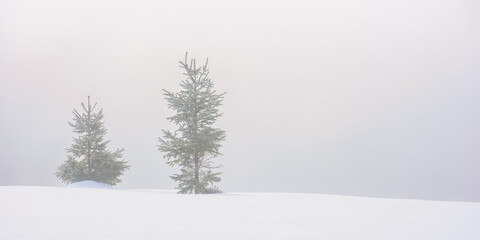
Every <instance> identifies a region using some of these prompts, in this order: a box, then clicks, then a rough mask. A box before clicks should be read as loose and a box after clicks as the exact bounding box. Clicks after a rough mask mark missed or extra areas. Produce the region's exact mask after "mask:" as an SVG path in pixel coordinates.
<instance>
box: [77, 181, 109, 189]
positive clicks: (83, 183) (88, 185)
mask: <svg viewBox="0 0 480 240" xmlns="http://www.w3.org/2000/svg"><path fill="white" fill-rule="evenodd" d="M68 186H69V187H72V188H112V187H110V186H108V185H107V184H105V183H99V182H95V181H90V180H88V181H81V182H74V183H72V184H70V185H68Z"/></svg>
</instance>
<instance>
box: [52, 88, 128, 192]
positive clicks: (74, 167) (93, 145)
mask: <svg viewBox="0 0 480 240" xmlns="http://www.w3.org/2000/svg"><path fill="white" fill-rule="evenodd" d="M96 106H97V104H96V103H95V105H94V106H92V105H91V104H90V97H88V103H87V106H85V104H84V103H82V108H83V110H84V112H83V113H81V114H80V113H79V112H78V111H77V110H76V109H74V110H73V114H74V118H73V122H69V123H68V124H69V125H70V126H71V127H72V128H73V132H74V133H76V134H78V136H77V137H74V138H73V144H72V146H71V147H70V148H67V158H68V159H67V161H65V162H64V163H63V164H62V165H60V166H59V167H58V169H57V172H56V175H57V177H58V178H59V179H60V180H61V181H62V182H64V183H67V184H68V183H73V182H79V181H85V180H92V181H96V182H101V183H105V184H108V185H110V186H113V185H116V184H117V183H119V182H121V180H120V178H119V177H120V176H121V175H122V174H123V172H124V171H125V170H127V169H129V168H130V166H129V165H127V162H126V161H124V160H120V159H121V158H122V157H123V151H124V149H123V148H122V149H117V150H116V151H114V152H112V151H110V150H108V149H107V144H108V143H109V142H110V141H106V140H104V137H105V134H106V133H107V129H106V128H105V126H104V125H103V121H102V119H103V109H100V111H98V112H97V113H95V107H96Z"/></svg>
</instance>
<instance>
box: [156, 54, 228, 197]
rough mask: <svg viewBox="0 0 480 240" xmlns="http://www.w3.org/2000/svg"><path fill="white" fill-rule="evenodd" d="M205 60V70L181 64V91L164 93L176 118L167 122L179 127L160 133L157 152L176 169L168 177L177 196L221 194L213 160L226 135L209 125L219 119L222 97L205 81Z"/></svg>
mask: <svg viewBox="0 0 480 240" xmlns="http://www.w3.org/2000/svg"><path fill="white" fill-rule="evenodd" d="M207 65H208V59H207V61H206V63H205V65H204V66H202V67H198V68H197V66H196V63H195V59H191V60H190V63H188V59H187V54H185V60H184V61H183V62H182V61H181V62H180V67H181V68H182V69H184V70H185V73H184V74H183V75H185V76H186V79H185V80H183V81H182V82H181V84H180V86H181V87H182V90H181V91H180V92H177V93H172V92H169V91H166V90H163V91H164V95H165V99H166V100H167V101H168V107H169V108H170V109H173V110H175V111H176V114H175V115H173V116H171V117H168V118H167V119H168V120H170V121H171V122H173V123H174V124H176V125H177V126H178V129H177V130H175V131H174V132H170V131H168V130H162V131H163V138H159V141H160V144H159V145H158V149H159V150H160V151H162V152H164V158H165V159H166V160H167V164H168V165H170V166H175V165H177V166H179V167H180V173H179V174H174V175H173V176H171V178H172V179H173V180H175V181H176V182H178V186H177V187H176V188H177V189H179V192H178V193H187V194H191V193H195V194H199V193H214V192H221V191H220V190H219V189H218V188H217V187H216V186H215V185H214V184H215V183H216V182H219V181H220V180H221V179H220V177H219V175H220V174H221V172H214V171H213V170H214V169H215V168H218V167H220V166H219V165H216V164H215V163H214V162H213V159H214V158H215V157H217V156H218V155H221V153H220V152H219V149H220V147H221V145H220V142H222V141H223V140H225V131H223V130H221V129H218V128H214V127H213V126H212V125H213V124H214V123H215V121H216V120H217V118H218V117H220V116H221V115H222V114H221V113H219V111H218V107H219V106H220V105H221V103H222V100H223V96H224V94H225V93H222V94H217V93H216V91H215V90H213V87H214V83H213V82H212V81H211V79H210V78H209V77H208V73H209V70H208V68H207Z"/></svg>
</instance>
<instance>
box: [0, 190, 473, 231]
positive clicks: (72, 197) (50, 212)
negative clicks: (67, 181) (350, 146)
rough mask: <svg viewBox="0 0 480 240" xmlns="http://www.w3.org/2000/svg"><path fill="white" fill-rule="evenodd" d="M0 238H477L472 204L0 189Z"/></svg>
mask: <svg viewBox="0 0 480 240" xmlns="http://www.w3.org/2000/svg"><path fill="white" fill-rule="evenodd" d="M0 239H2V240H4V239H5V240H10V239H48V240H56V239H59V240H60V239H62V240H64V239H92V240H93V239H115V240H122V239H219V240H220V239H222V240H227V239H262V240H265V239H302V240H303V239H369V240H376V239H379V240H380V239H381V240H384V239H389V240H392V239H435V240H438V239H462V240H468V239H472V240H473V239H475V240H477V239H480V203H462V202H436V201H417V200H394V199H374V198H361V197H345V196H332V195H320V194H273V193H229V194H215V195H177V194H173V193H172V192H169V191H162V190H159V191H156V190H115V189H86V188H57V187H17V186H11V187H10V186H6V187H0Z"/></svg>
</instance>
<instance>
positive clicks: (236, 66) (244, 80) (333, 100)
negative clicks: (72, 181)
mask: <svg viewBox="0 0 480 240" xmlns="http://www.w3.org/2000/svg"><path fill="white" fill-rule="evenodd" d="M479 16H480V5H479V4H478V3H477V2H476V1H473V0H472V1H459V0H451V1H434V0H431V1H422V0H420V1H413V0H406V1H353V0H351V1H348V0H340V1H263V2H262V1H253V0H250V1H236V2H234V3H226V1H178V0H177V1H173V0H172V1H113V0H109V1H93V0H90V1H60V0H57V1H56V0H48V1H47V0H42V1H33V0H31V1H13V0H2V1H0V185H52V186H63V184H62V183H61V182H59V180H57V179H56V178H55V176H54V172H55V170H56V168H57V166H59V165H60V164H61V163H62V162H63V161H65V160H66V153H65V148H67V147H69V146H70V145H71V143H72V137H73V136H74V134H73V132H72V129H71V128H70V127H69V126H68V124H67V122H68V121H71V119H72V117H73V114H72V110H73V108H79V107H80V103H81V102H82V101H86V99H87V96H89V95H90V96H91V98H92V101H94V102H97V103H98V104H99V106H101V107H102V108H103V109H104V114H105V126H106V127H107V129H108V133H107V139H111V142H110V144H109V148H111V149H114V148H117V147H124V148H125V155H124V157H125V160H127V161H129V163H130V164H131V166H132V167H131V170H129V171H128V172H126V174H125V175H124V176H123V177H122V179H123V182H122V183H121V184H120V185H119V187H120V188H173V187H174V186H175V183H174V182H173V181H172V180H171V179H170V178H169V176H170V175H171V174H173V173H174V172H176V171H177V170H178V169H176V168H171V167H169V166H167V165H166V164H165V161H164V160H163V159H162V153H161V152H159V151H157V148H156V145H157V144H158V141H157V139H158V137H160V136H161V129H170V130H173V129H174V128H175V126H174V125H172V124H171V123H169V122H168V121H167V120H166V117H168V116H171V115H172V114H173V112H172V111H171V110H169V109H168V108H167V102H166V100H165V99H164V97H163V96H162V89H167V90H171V91H176V90H178V89H179V86H178V84H179V83H180V81H181V80H182V79H183V76H182V71H181V69H180V68H179V67H178V61H180V60H182V59H183V57H184V54H185V52H186V51H188V52H189V55H190V56H191V57H195V58H197V61H200V62H203V61H204V60H205V59H206V58H207V57H208V58H209V65H210V70H211V77H212V80H213V81H214V82H215V83H216V89H217V90H218V91H219V92H227V95H226V96H225V100H224V105H223V106H221V108H220V109H221V111H222V112H223V113H224V116H223V117H221V118H220V119H219V121H218V122H217V124H216V126H217V127H219V128H222V129H224V130H225V131H226V133H227V140H226V141H225V142H224V144H223V148H222V152H223V154H224V155H223V156H222V157H220V158H218V162H219V163H221V164H223V168H222V171H223V175H222V178H223V180H222V182H221V183H220V184H219V186H220V188H222V189H223V190H225V191H245V192H252V191H262V192H311V193H325V194H345V195H357V196H371V197H398V198H418V199H438V200H462V201H480V174H479V169H480V147H479V143H480V127H479V123H480V108H479V103H480V94H479V93H480V17H479Z"/></svg>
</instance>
